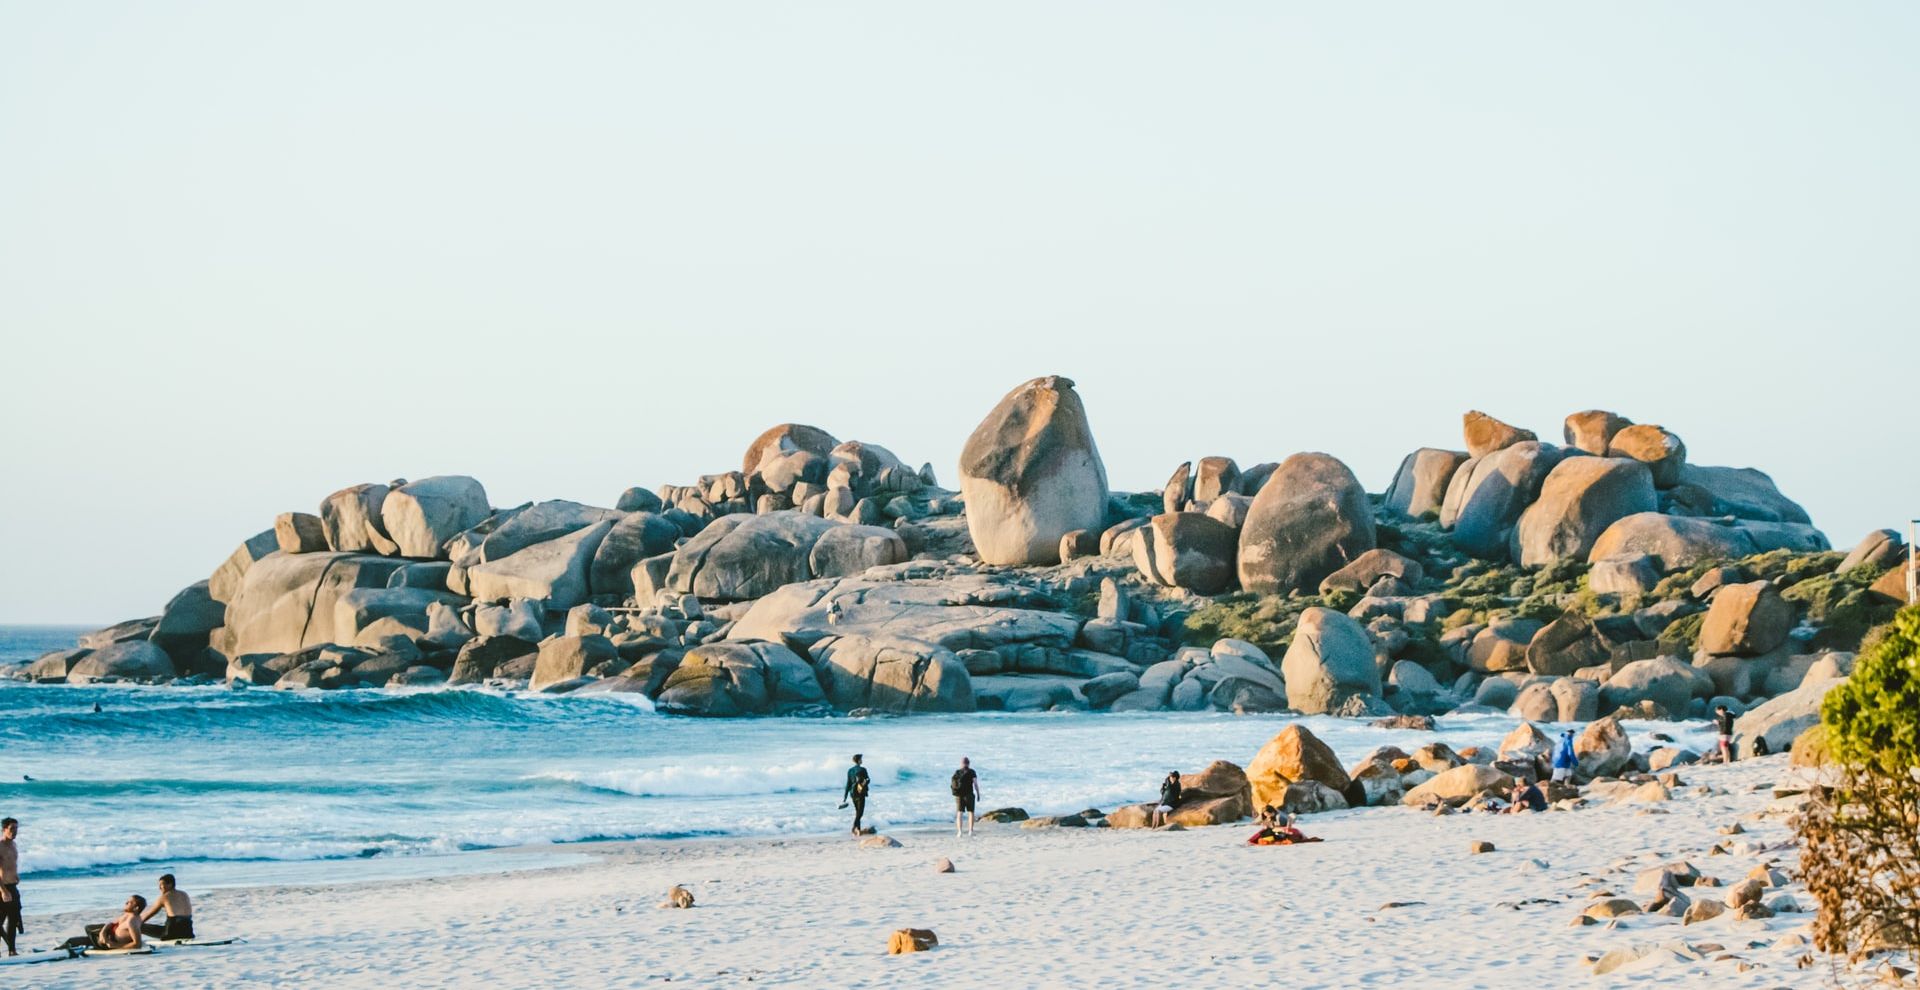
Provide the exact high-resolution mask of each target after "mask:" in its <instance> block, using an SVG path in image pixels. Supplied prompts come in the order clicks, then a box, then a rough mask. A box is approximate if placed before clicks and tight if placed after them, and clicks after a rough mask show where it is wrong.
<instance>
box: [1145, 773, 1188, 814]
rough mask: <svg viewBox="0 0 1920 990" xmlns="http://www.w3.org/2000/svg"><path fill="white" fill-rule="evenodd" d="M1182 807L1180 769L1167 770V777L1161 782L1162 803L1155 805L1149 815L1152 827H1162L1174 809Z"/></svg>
mask: <svg viewBox="0 0 1920 990" xmlns="http://www.w3.org/2000/svg"><path fill="white" fill-rule="evenodd" d="M1178 807H1180V771H1178V770H1169V771H1167V779H1165V780H1163V781H1161V782H1160V803H1159V804H1157V805H1154V808H1153V814H1151V815H1149V816H1147V825H1148V827H1150V828H1160V827H1162V826H1164V825H1166V824H1167V816H1168V815H1171V814H1173V809H1175V808H1178Z"/></svg>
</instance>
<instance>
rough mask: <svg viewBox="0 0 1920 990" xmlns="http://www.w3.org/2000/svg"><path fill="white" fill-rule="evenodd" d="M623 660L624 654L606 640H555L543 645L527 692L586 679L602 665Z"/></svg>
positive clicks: (585, 638)
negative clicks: (621, 655)
mask: <svg viewBox="0 0 1920 990" xmlns="http://www.w3.org/2000/svg"><path fill="white" fill-rule="evenodd" d="M619 658H620V651H618V650H616V649H614V648H613V641H612V640H610V639H608V638H606V637H605V636H555V637H553V638H552V639H549V640H547V641H546V642H544V643H541V644H540V655H539V658H538V659H536V660H535V661H534V662H533V677H532V679H531V680H529V681H528V682H527V690H529V691H540V690H543V689H545V688H548V687H552V686H553V685H555V684H563V683H565V682H567V681H571V680H575V679H577V678H580V677H584V676H586V674H587V673H588V672H589V671H591V670H593V669H594V668H595V667H597V666H599V665H600V664H603V663H608V662H610V661H615V660H618V659H619Z"/></svg>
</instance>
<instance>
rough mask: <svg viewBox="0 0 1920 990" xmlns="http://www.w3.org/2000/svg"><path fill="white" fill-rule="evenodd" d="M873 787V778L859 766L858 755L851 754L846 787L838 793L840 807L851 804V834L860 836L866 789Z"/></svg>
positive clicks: (864, 811) (865, 769) (865, 804)
mask: <svg viewBox="0 0 1920 990" xmlns="http://www.w3.org/2000/svg"><path fill="white" fill-rule="evenodd" d="M872 786H873V778H872V777H871V776H869V775H868V774H867V768H866V767H864V766H861V765H860V754H859V753H855V754H853V766H850V767H848V768H847V787H846V790H843V791H841V792H840V807H842V808H844V807H846V806H847V802H848V801H852V802H853V834H855V835H859V834H860V817H861V816H862V815H865V814H866V813H867V789H868V788H870V787H872Z"/></svg>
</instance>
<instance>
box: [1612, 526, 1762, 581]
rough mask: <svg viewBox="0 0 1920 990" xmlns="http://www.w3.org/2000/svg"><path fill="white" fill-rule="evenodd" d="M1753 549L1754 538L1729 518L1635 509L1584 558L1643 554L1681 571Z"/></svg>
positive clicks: (1671, 569)
mask: <svg viewBox="0 0 1920 990" xmlns="http://www.w3.org/2000/svg"><path fill="white" fill-rule="evenodd" d="M1755 552H1756V551H1755V550H1754V546H1753V537H1752V536H1750V535H1748V533H1747V531H1746V530H1745V529H1743V528H1741V527H1739V526H1737V525H1735V524H1734V523H1733V522H1732V521H1730V520H1728V521H1720V520H1712V519H1694V518H1690V517H1687V516H1669V515H1665V514H1663V513H1659V512H1638V513H1634V514H1633V515H1629V516H1623V517H1621V518H1620V519H1618V520H1616V521H1615V522H1614V523H1613V525H1611V526H1608V527H1607V528H1606V531H1605V532H1602V533H1601V534H1600V536H1599V538H1598V539H1596V540H1594V541H1593V548H1592V549H1591V550H1589V551H1588V552H1587V559H1588V560H1589V561H1593V560H1600V559H1603V558H1606V557H1615V556H1619V555H1622V554H1629V553H1644V554H1647V555H1649V556H1651V557H1653V558H1654V559H1656V560H1658V561H1660V566H1661V568H1662V569H1663V570H1666V571H1680V570H1685V569H1687V568H1689V567H1692V566H1694V565H1695V564H1704V563H1707V562H1709V561H1715V560H1737V559H1739V558H1741V557H1748V556H1752V555H1753V554H1754V553H1755Z"/></svg>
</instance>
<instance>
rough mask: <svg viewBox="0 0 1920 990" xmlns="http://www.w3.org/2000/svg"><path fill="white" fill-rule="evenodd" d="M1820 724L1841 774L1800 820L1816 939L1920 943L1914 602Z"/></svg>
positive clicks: (1844, 948)
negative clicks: (1816, 910) (1814, 906)
mask: <svg viewBox="0 0 1920 990" xmlns="http://www.w3.org/2000/svg"><path fill="white" fill-rule="evenodd" d="M1820 723H1821V726H1822V727H1823V728H1824V729H1825V737H1826V746H1827V748H1828V750H1829V752H1830V753H1831V754H1832V756H1833V759H1834V760H1835V761H1836V762H1837V764H1838V766H1837V770H1836V772H1837V778H1836V779H1835V780H1834V781H1833V783H1832V785H1831V786H1826V787H1820V788H1816V789H1815V790H1814V791H1813V792H1812V796H1811V800H1809V801H1808V803H1807V806H1806V812H1805V814H1804V815H1802V817H1801V819H1800V822H1799V824H1798V829H1799V832H1800V838H1801V841H1802V843H1804V845H1805V847H1806V849H1805V853H1804V854H1803V855H1802V857H1801V861H1800V872H1801V876H1802V878H1803V879H1805V880H1806V882H1807V889H1808V891H1809V892H1810V893H1811V894H1812V895H1813V898H1814V900H1815V901H1816V902H1817V903H1818V905H1819V910H1818V913H1817V914H1816V915H1815V917H1814V924H1813V936H1814V945H1815V946H1816V947H1818V948H1819V949H1820V950H1821V951H1823V952H1829V953H1833V954H1835V955H1837V956H1843V957H1844V958H1846V959H1847V960H1848V961H1858V960H1860V959H1863V958H1865V957H1867V956H1869V955H1872V954H1874V953H1877V952H1881V951H1885V950H1890V949H1896V950H1897V949H1906V950H1913V949H1916V948H1920V606H1916V607H1910V608H1907V609H1904V610H1902V611H1901V612H1900V613H1899V615H1898V616H1897V617H1896V618H1895V619H1894V623H1893V628H1892V629H1891V631H1890V632H1889V633H1888V634H1887V635H1886V636H1885V637H1883V638H1882V640H1881V641H1880V642H1879V643H1878V644H1876V645H1875V646H1874V647H1873V649H1871V650H1869V651H1867V652H1866V653H1864V654H1862V655H1861V656H1860V658H1859V660H1858V661H1857V662H1856V664H1855V665H1854V669H1853V675H1852V676H1851V677H1849V678H1848V679H1847V680H1846V681H1845V682H1843V683H1841V684H1840V685H1839V686H1837V687H1835V688H1834V689H1833V690H1832V691H1830V692H1828V694H1827V696H1826V698H1825V700H1824V701H1823V702H1822V703H1821V707H1820Z"/></svg>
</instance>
